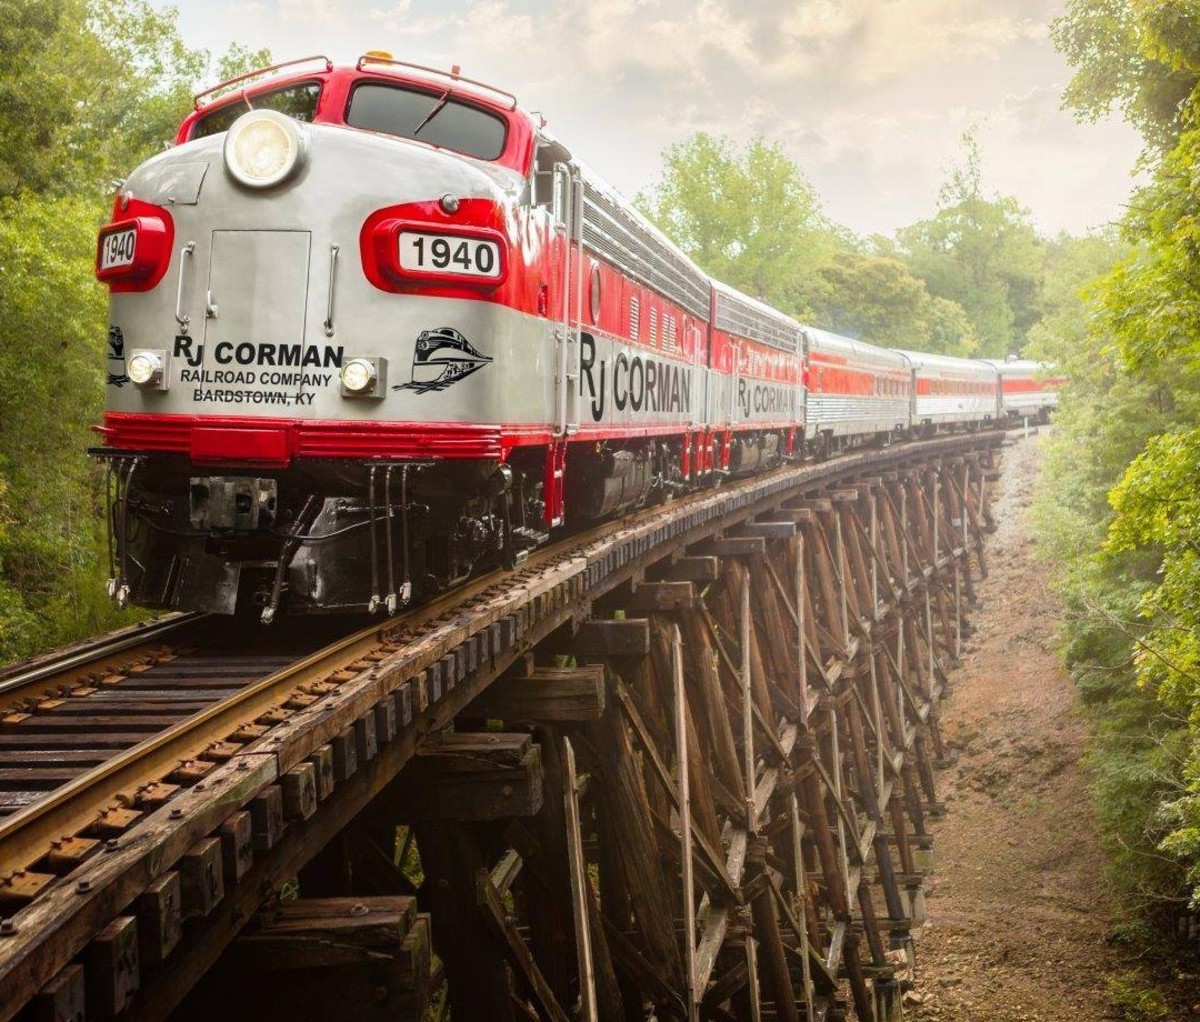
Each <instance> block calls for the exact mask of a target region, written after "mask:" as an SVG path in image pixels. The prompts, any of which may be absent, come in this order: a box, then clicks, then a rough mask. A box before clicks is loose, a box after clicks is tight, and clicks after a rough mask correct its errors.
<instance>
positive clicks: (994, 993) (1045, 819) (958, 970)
mask: <svg viewBox="0 0 1200 1022" xmlns="http://www.w3.org/2000/svg"><path fill="white" fill-rule="evenodd" d="M1040 461H1041V458H1040V450H1039V438H1037V437H1032V438H1030V439H1028V440H1023V441H1020V442H1019V443H1017V444H1016V445H1014V446H1012V447H1009V448H1006V449H1005V452H1004V466H1003V468H1004V471H1003V477H1002V480H1001V481H1000V483H999V484H997V488H996V489H995V490H994V491H993V510H994V514H995V516H996V520H997V523H998V525H999V528H998V530H997V532H996V533H995V534H994V535H993V536H992V537H991V539H990V541H989V543H988V547H987V557H988V569H989V572H990V574H989V576H988V578H987V579H985V580H984V581H983V582H982V583H980V584H979V585H978V587H977V592H978V595H979V596H980V598H981V600H982V606H981V607H980V608H979V609H977V610H976V611H975V613H974V615H973V623H974V624H975V625H976V626H977V631H976V632H975V634H974V635H972V636H971V638H970V639H969V641H968V643H967V646H966V651H965V653H964V655H963V660H962V665H961V666H960V667H959V669H958V670H956V671H954V672H953V673H952V674H951V677H950V683H951V690H952V695H951V697H950V700H949V702H948V703H946V704H945V705H944V706H943V708H942V717H941V720H942V733H943V736H944V739H945V742H946V748H947V754H948V756H949V757H950V758H951V759H952V760H953V764H952V765H951V766H950V767H949V768H948V769H946V770H943V771H942V772H941V773H940V775H939V777H938V786H939V795H940V797H941V798H942V800H943V801H944V802H945V803H946V808H947V814H946V816H945V817H944V818H943V819H941V820H939V821H937V822H936V823H935V825H934V827H933V831H934V834H935V843H934V861H935V872H934V873H933V874H932V875H931V876H930V878H929V880H928V883H927V887H926V890H927V896H926V898H927V901H926V908H927V913H928V925H927V927H926V929H925V930H924V932H923V933H922V934H921V936H920V937H919V938H918V942H917V975H916V986H915V989H914V990H913V991H912V992H910V993H909V994H908V995H907V996H906V998H905V1001H906V1003H905V1017H906V1019H917V1020H931V1019H937V1020H939V1022H968V1020H970V1022H1059V1020H1063V1019H1067V1020H1070V1022H1096V1020H1104V1019H1119V1018H1122V1017H1123V1016H1122V1014H1121V1012H1120V1010H1119V1009H1118V1008H1116V1007H1115V1005H1114V995H1113V992H1112V989H1111V980H1113V978H1114V977H1120V976H1124V975H1125V974H1126V972H1125V968H1126V967H1125V966H1123V964H1122V962H1121V960H1120V957H1119V955H1118V953H1117V951H1116V950H1115V949H1114V948H1112V947H1110V946H1109V945H1108V944H1106V937H1107V935H1108V933H1109V930H1110V926H1111V922H1112V919H1113V914H1114V913H1115V911H1116V906H1115V904H1114V903H1113V901H1112V899H1111V897H1110V896H1109V895H1108V893H1107V892H1106V889H1105V884H1104V880H1103V868H1104V856H1103V853H1102V852H1101V850H1100V847H1099V841H1098V837H1097V828H1096V824H1095V821H1094V819H1093V815H1092V811H1091V806H1090V802H1089V798H1088V792H1087V786H1086V785H1087V782H1086V777H1085V775H1084V771H1083V768H1082V766H1081V764H1080V759H1081V756H1082V754H1083V751H1084V745H1085V738H1086V730H1085V723H1084V721H1083V719H1082V717H1081V716H1080V714H1079V713H1078V711H1077V708H1076V696H1075V689H1074V686H1073V684H1072V682H1071V679H1070V677H1069V676H1068V675H1067V672H1066V671H1065V670H1064V669H1063V667H1062V666H1061V663H1060V662H1059V659H1058V656H1057V653H1056V634H1055V630H1056V627H1057V625H1058V622H1059V619H1060V613H1061V610H1060V607H1059V605H1058V601H1057V600H1056V598H1055V596H1054V594H1053V593H1051V592H1050V590H1049V588H1048V586H1047V581H1046V574H1047V572H1046V567H1045V566H1044V565H1043V564H1041V563H1039V561H1038V560H1037V559H1036V557H1035V556H1034V555H1035V539H1034V527H1033V523H1032V521H1031V516H1030V512H1029V506H1030V503H1031V501H1032V497H1033V492H1034V486H1035V483H1036V481H1037V477H1038V472H1039V465H1040Z"/></svg>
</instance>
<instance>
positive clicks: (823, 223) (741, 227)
mask: <svg viewBox="0 0 1200 1022" xmlns="http://www.w3.org/2000/svg"><path fill="white" fill-rule="evenodd" d="M635 201H636V205H637V207H638V208H639V209H640V210H641V211H642V213H644V214H645V215H646V216H647V217H649V218H650V219H651V220H652V221H654V223H656V224H657V225H658V226H659V227H660V228H662V230H663V231H665V232H666V233H667V235H668V236H669V237H671V238H672V239H673V240H674V241H675V242H676V243H677V244H678V245H679V246H680V247H681V248H682V249H683V250H684V251H685V252H686V253H687V254H688V255H689V256H690V257H691V258H692V259H694V260H695V261H696V263H697V264H698V265H699V266H700V267H701V268H702V269H704V270H705V271H706V272H708V273H711V274H712V275H713V276H714V277H716V278H718V279H719V280H723V281H725V282H726V283H728V284H731V285H733V286H734V287H736V288H739V289H740V290H742V291H745V292H746V293H747V294H750V295H752V296H753V297H756V298H761V299H763V300H764V301H767V302H770V303H771V304H772V305H774V306H776V307H777V308H780V309H783V310H785V311H787V312H791V313H795V314H797V315H804V314H805V313H806V312H807V311H808V310H809V307H810V300H811V298H812V295H813V288H814V286H815V285H814V278H813V274H814V272H815V270H816V268H817V267H818V266H819V265H820V263H821V262H822V261H823V259H824V258H825V257H826V256H827V255H828V254H829V253H830V252H831V251H832V250H833V249H834V248H835V247H836V245H837V244H838V241H837V235H836V232H835V230H834V227H833V225H832V224H831V223H830V222H829V220H828V219H827V218H826V217H825V214H824V213H823V212H822V210H821V206H820V203H819V201H818V199H817V196H816V193H815V192H814V191H813V188H812V186H811V185H810V184H809V183H808V181H807V180H805V178H804V176H803V174H802V173H801V172H800V169H799V168H798V167H797V166H796V164H795V163H793V162H792V161H791V160H790V159H789V158H788V156H787V155H786V154H785V153H784V152H783V150H782V148H781V147H779V146H778V145H771V144H768V143H767V142H765V141H764V140H763V139H761V138H759V139H754V140H753V141H751V142H750V143H749V145H747V146H746V147H745V148H744V149H742V150H739V149H737V148H736V147H735V146H734V144H733V143H732V142H731V141H730V140H729V139H728V138H714V137H713V136H711V135H708V134H706V133H704V132H700V133H698V134H696V135H693V136H692V137H691V138H689V139H687V140H686V141H683V142H679V143H677V144H675V145H673V146H671V147H670V148H669V149H667V150H666V151H665V152H664V154H663V172H662V178H661V180H660V181H659V183H658V185H657V186H656V187H654V188H653V189H651V190H650V191H649V192H644V193H642V194H639V195H638V196H637V199H636V200H635Z"/></svg>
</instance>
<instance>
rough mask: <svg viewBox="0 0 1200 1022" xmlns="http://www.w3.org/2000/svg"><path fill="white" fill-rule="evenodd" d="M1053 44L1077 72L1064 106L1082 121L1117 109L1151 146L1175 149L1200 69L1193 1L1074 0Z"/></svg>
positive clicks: (1199, 22) (1199, 30) (1199, 20)
mask: <svg viewBox="0 0 1200 1022" xmlns="http://www.w3.org/2000/svg"><path fill="white" fill-rule="evenodd" d="M1053 34H1054V41H1055V43H1056V44H1057V46H1058V49H1059V50H1060V51H1061V52H1062V53H1063V55H1064V56H1065V57H1066V58H1067V60H1068V61H1070V63H1071V64H1072V65H1073V66H1074V68H1075V76H1074V78H1073V79H1072V81H1071V83H1070V84H1069V85H1068V86H1067V90H1066V94H1065V96H1064V101H1065V102H1066V104H1067V105H1068V106H1070V107H1073V108H1074V110H1075V111H1076V113H1077V114H1078V115H1079V117H1080V118H1081V119H1083V120H1088V121H1097V120H1099V119H1100V118H1102V117H1104V116H1106V115H1107V114H1108V113H1109V112H1110V111H1111V110H1112V109H1113V107H1119V108H1120V109H1121V111H1122V112H1123V113H1124V114H1125V118H1126V120H1128V121H1129V122H1130V123H1131V124H1133V125H1134V126H1135V127H1137V128H1138V130H1139V131H1141V132H1142V134H1143V136H1144V137H1145V139H1146V142H1147V144H1148V145H1150V146H1152V147H1154V148H1156V149H1162V150H1166V149H1170V148H1171V147H1172V146H1173V145H1174V144H1175V143H1176V141H1178V138H1179V134H1180V132H1181V131H1182V130H1183V127H1184V122H1183V117H1182V114H1183V108H1184V105H1185V104H1186V102H1187V100H1188V97H1189V96H1191V94H1192V91H1193V90H1194V89H1195V87H1196V82H1197V73H1198V72H1200V12H1198V11H1197V8H1196V5H1195V4H1194V3H1192V2H1191V0H1069V2H1068V3H1067V7H1066V12H1065V13H1064V14H1063V16H1062V17H1061V18H1059V19H1058V20H1057V21H1055V22H1054V26H1053Z"/></svg>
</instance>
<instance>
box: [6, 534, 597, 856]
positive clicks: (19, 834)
mask: <svg viewBox="0 0 1200 1022" xmlns="http://www.w3.org/2000/svg"><path fill="white" fill-rule="evenodd" d="M611 528H612V523H611V522H609V523H605V524H602V525H600V526H597V527H595V528H593V529H590V530H588V531H586V532H583V533H577V534H574V535H571V536H568V537H564V538H563V539H562V540H560V541H559V542H557V543H553V544H551V545H550V546H547V547H543V548H542V549H540V550H537V551H534V552H533V553H532V554H530V556H529V558H527V559H526V561H525V562H524V564H523V565H522V568H523V569H524V570H528V569H531V568H536V566H537V565H539V564H542V563H545V562H547V561H550V560H553V559H554V558H557V557H562V556H563V555H564V554H565V553H567V552H569V551H570V550H572V549H573V548H575V547H576V546H578V544H580V543H581V542H587V541H588V539H589V538H594V537H595V536H597V535H602V534H603V533H604V532H606V531H607V530H609V529H611ZM503 575H504V572H502V571H500V570H496V571H492V572H489V573H487V574H485V575H481V576H479V577H478V578H476V579H473V580H471V581H470V582H468V583H467V584H466V585H465V586H461V587H459V588H457V589H454V590H452V591H451V592H448V593H445V594H444V595H442V596H440V597H438V598H436V599H434V600H433V601H431V602H430V603H426V604H422V605H421V606H418V607H414V608H412V609H411V610H409V611H407V612H405V613H402V614H398V615H396V616H395V617H392V618H388V619H387V620H385V621H380V622H377V623H375V624H372V625H369V626H367V627H366V628H362V629H360V630H358V631H356V632H354V633H352V634H350V635H348V636H344V637H343V638H340V639H338V640H337V641H335V642H333V643H331V644H330V645H328V646H325V647H323V648H321V649H319V650H317V651H316V652H314V653H311V654H309V655H308V656H305V657H303V658H301V659H299V660H297V661H296V662H295V663H294V664H291V665H289V666H287V667H285V668H283V669H282V670H279V671H276V672H274V673H273V674H271V675H269V676H267V677H265V678H263V679H261V680H260V681H257V682H254V683H252V684H250V685H248V686H246V687H245V688H243V689H241V690H240V691H238V692H237V693H235V694H233V695H231V696H228V697H226V698H225V699H222V700H221V701H219V702H216V703H214V704H213V705H212V706H209V707H206V708H205V709H203V710H200V711H198V712H197V713H195V714H193V715H191V716H189V717H185V718H184V719H183V720H180V721H179V722H178V723H176V724H173V725H171V726H170V727H167V728H165V729H164V730H163V731H160V732H159V733H157V734H155V735H153V736H152V737H150V738H147V739H145V740H144V741H142V742H139V743H138V744H137V745H133V746H130V747H129V748H128V749H125V750H122V751H121V752H118V753H117V754H116V755H114V756H112V757H111V758H109V759H107V760H106V761H105V762H104V763H101V764H100V765H98V766H96V767H93V768H91V769H90V770H87V771H85V772H83V773H81V774H80V775H79V776H78V777H76V778H75V779H73V780H71V781H68V782H67V783H66V784H64V785H62V786H61V787H59V788H56V789H54V790H53V791H50V792H48V793H47V794H46V796H45V797H44V798H41V799H39V800H38V801H36V802H34V803H32V804H31V805H29V806H27V807H26V808H24V809H21V810H19V811H18V812H16V813H14V814H13V815H11V816H9V817H7V818H4V819H0V875H3V874H5V873H8V872H10V871H12V870H14V869H28V868H29V867H30V866H31V865H33V864H34V863H35V862H36V861H37V860H38V859H39V858H40V857H41V856H42V855H44V854H45V853H46V851H47V850H48V848H49V847H50V845H51V842H52V841H55V840H58V839H60V838H64V837H68V836H71V835H74V834H78V833H79V832H80V831H82V830H84V829H85V828H87V827H88V826H89V825H90V824H91V823H93V822H94V821H95V819H96V818H97V815H98V814H99V812H100V811H101V810H103V809H104V808H107V807H108V806H110V805H114V804H120V805H131V804H132V803H133V802H134V799H135V796H136V792H137V789H138V788H140V787H142V786H143V785H146V784H150V783H153V782H156V781H161V780H164V779H165V778H166V777H167V775H169V774H170V772H171V771H172V769H173V768H174V767H176V766H177V765H179V764H180V763H181V762H184V761H186V760H189V759H193V758H197V757H198V756H199V755H200V754H201V753H203V751H204V750H205V749H207V748H208V747H209V746H211V745H212V744H213V743H214V742H216V741H219V740H221V739H223V738H225V737H226V736H228V735H230V734H232V733H233V732H234V731H235V730H237V728H238V727H239V726H240V725H242V724H246V723H250V722H252V721H253V720H254V719H255V718H257V717H260V716H262V714H264V713H265V712H267V711H268V710H271V709H274V708H276V707H278V706H279V705H280V704H281V703H282V702H283V701H285V698H286V696H288V695H289V694H291V693H292V692H293V691H295V690H296V689H298V688H300V687H301V686H303V685H304V684H306V683H309V682H312V681H316V680H320V679H322V678H327V677H329V676H331V675H333V674H334V673H336V672H337V671H339V670H342V669H344V668H345V667H346V666H347V665H349V664H352V663H354V662H355V661H357V660H361V659H362V658H363V657H365V656H366V655H367V654H369V653H372V652H375V651H377V650H379V649H380V648H382V647H385V646H387V645H388V644H389V643H390V642H391V641H392V638H391V637H392V636H393V635H395V634H396V633H397V632H399V631H400V630H402V629H404V628H411V627H413V626H419V625H420V624H421V623H422V622H424V621H428V620H431V619H433V618H436V617H438V616H440V615H442V614H444V613H446V611H447V610H448V609H450V608H454V607H461V606H463V605H466V604H469V603H470V601H471V600H472V599H474V598H475V597H476V596H478V594H479V593H481V592H483V591H484V590H487V589H489V588H490V587H492V586H494V585H495V583H496V581H497V579H499V578H500V577H502V576H503ZM210 617H211V615H205V614H197V615H189V616H187V619H186V620H182V619H177V620H174V621H170V622H165V623H164V625H163V628H162V630H160V631H157V632H156V633H155V635H156V637H161V635H163V634H166V633H167V632H168V631H169V630H170V629H171V628H179V627H181V626H183V625H186V624H194V623H196V622H197V621H199V620H201V619H207V618H210ZM106 638H107V637H106ZM112 639H113V640H116V641H114V642H113V643H112V644H111V645H110V646H106V647H105V651H106V653H110V652H113V651H114V650H116V649H120V650H123V651H125V652H126V653H128V652H129V651H130V650H131V649H134V648H136V646H137V645H138V644H139V642H141V643H142V644H145V640H146V632H145V630H144V629H143V631H142V632H141V633H139V636H138V637H135V636H133V635H129V636H125V635H124V634H123V633H114V635H113V636H112ZM77 656H79V657H81V658H85V657H86V656H87V650H86V649H85V650H80V651H79V653H78V654H77ZM102 659H103V656H102V657H100V658H99V659H97V658H96V657H94V656H93V658H92V659H90V660H86V659H85V660H84V661H83V662H82V665H81V668H80V669H81V670H94V669H95V668H96V665H97V663H99V661H100V660H102ZM56 662H58V661H56ZM60 669H61V668H60ZM45 671H46V672H49V676H50V677H53V671H52V669H51V666H50V665H46V666H45ZM22 677H23V678H24V676H22ZM43 680H44V678H43ZM22 683H23V684H26V683H28V682H27V681H23V682H22ZM265 738H266V736H264V738H263V739H256V740H254V741H253V742H248V743H246V744H245V745H244V746H243V747H242V749H241V750H240V751H241V752H251V751H254V749H256V748H257V747H258V746H259V745H260V744H261V743H262V742H263V741H264V740H265Z"/></svg>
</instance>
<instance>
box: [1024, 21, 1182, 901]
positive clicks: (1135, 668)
mask: <svg viewBox="0 0 1200 1022" xmlns="http://www.w3.org/2000/svg"><path fill="white" fill-rule="evenodd" d="M1055 37H1056V39H1057V40H1058V42H1059V45H1060V47H1061V48H1062V49H1063V51H1064V52H1065V53H1066V55H1067V56H1068V58H1069V59H1070V60H1071V61H1072V63H1073V64H1074V65H1075V68H1076V75H1075V78H1074V80H1073V81H1072V84H1071V86H1070V90H1069V92H1068V97H1069V99H1070V100H1071V101H1072V102H1073V103H1074V104H1075V106H1076V108H1077V110H1078V111H1079V113H1080V115H1081V116H1084V117H1096V116H1099V115H1100V114H1102V113H1103V112H1105V111H1106V110H1108V109H1109V108H1110V107H1112V106H1114V105H1115V106H1119V107H1120V108H1121V109H1122V110H1123V112H1124V114H1125V116H1126V117H1127V119H1128V120H1129V121H1130V122H1131V123H1132V124H1134V125H1136V126H1137V127H1138V128H1139V129H1140V130H1141V132H1142V134H1143V136H1144V138H1145V141H1146V154H1145V157H1144V163H1145V166H1146V168H1147V169H1148V170H1149V171H1150V174H1151V179H1150V181H1149V183H1148V184H1147V185H1145V186H1144V187H1142V188H1141V189H1139V190H1138V192H1137V193H1136V194H1135V196H1134V199H1133V202H1132V203H1131V207H1130V212H1129V214H1128V215H1127V216H1126V218H1125V220H1124V222H1123V224H1122V235H1123V244H1124V245H1125V251H1124V252H1123V253H1119V254H1120V255H1121V258H1120V259H1119V261H1118V262H1117V264H1116V266H1115V267H1114V268H1113V269H1112V270H1111V271H1110V272H1108V273H1107V274H1105V275H1103V276H1101V277H1100V278H1099V280H1098V281H1097V282H1096V283H1095V284H1093V285H1092V287H1091V289H1090V301H1089V304H1088V306H1087V309H1086V315H1083V316H1076V317H1074V318H1073V319H1072V317H1071V316H1070V315H1069V314H1068V313H1067V312H1066V311H1065V310H1066V309H1067V308H1068V307H1067V306H1064V307H1063V312H1062V314H1060V315H1056V316H1054V317H1047V319H1046V320H1045V321H1044V323H1043V325H1042V327H1041V328H1039V332H1038V333H1037V335H1036V337H1035V343H1036V345H1037V346H1040V347H1041V348H1042V349H1043V350H1046V351H1049V352H1053V353H1056V354H1058V355H1060V356H1061V357H1062V358H1063V360H1064V361H1065V362H1066V364H1067V368H1068V371H1069V372H1070V373H1071V376H1072V382H1071V387H1070V400H1069V401H1068V402H1067V407H1066V409H1065V410H1064V414H1063V415H1062V416H1060V426H1061V430H1062V432H1061V435H1060V438H1059V440H1058V441H1057V443H1056V445H1055V449H1054V451H1053V452H1052V457H1053V459H1054V464H1053V471H1052V474H1051V478H1052V479H1054V488H1053V490H1052V491H1051V492H1050V493H1049V494H1048V495H1047V497H1046V498H1045V500H1044V501H1043V512H1044V515H1045V518H1046V521H1047V522H1048V529H1047V534H1048V536H1049V539H1050V542H1049V546H1050V549H1051V550H1052V551H1054V552H1056V553H1057V554H1058V555H1059V556H1060V557H1061V559H1062V566H1061V567H1060V569H1059V572H1058V579H1059V584H1060V586H1061V587H1062V588H1063V591H1064V592H1065V593H1066V594H1067V596H1068V601H1069V606H1070V607H1071V609H1072V611H1073V617H1072V620H1071V624H1070V629H1069V636H1068V637H1069V642H1070V644H1069V646H1068V655H1069V658H1070V662H1071V664H1072V666H1073V668H1074V669H1075V670H1076V673H1077V677H1078V678H1079V681H1080V684H1081V687H1082V688H1083V690H1084V692H1085V694H1088V695H1091V696H1093V697H1094V698H1095V699H1096V701H1097V702H1098V703H1099V704H1100V705H1101V706H1102V707H1103V712H1102V713H1101V715H1100V717H1099V720H1100V731H1099V735H1100V741H1099V743H1098V746H1097V751H1096V755H1095V760H1096V763H1097V777H1098V792H1099V796H1100V801H1099V804H1100V807H1101V810H1102V813H1103V814H1104V816H1105V820H1106V823H1107V825H1108V828H1109V830H1108V832H1109V835H1110V839H1111V841H1112V845H1113V848H1114V852H1115V854H1116V856H1117V859H1116V861H1117V862H1118V864H1119V865H1120V867H1121V871H1120V875H1121V877H1122V880H1123V883H1124V885H1125V886H1126V887H1127V888H1129V889H1131V890H1133V891H1134V892H1136V893H1139V894H1142V895H1146V896H1147V900H1148V902H1149V903H1151V904H1152V905H1154V906H1156V907H1158V908H1161V907H1162V906H1163V905H1165V904H1169V903H1170V902H1171V901H1172V900H1173V899H1178V898H1179V897H1180V896H1181V895H1182V894H1183V893H1184V891H1185V889H1186V885H1188V884H1190V888H1191V891H1192V896H1193V897H1194V898H1196V899H1197V900H1200V531H1198V527H1200V469H1198V468H1197V466H1200V219H1198V218H1200V199H1198V198H1197V191H1196V182H1197V180H1198V179H1200V9H1198V8H1197V7H1196V5H1195V4H1193V3H1184V2H1180V0H1125V2H1118V0H1101V2H1093V0H1088V2H1086V3H1083V2H1072V3H1069V4H1068V7H1067V13H1066V14H1065V15H1064V17H1063V18H1062V19H1061V20H1060V21H1059V22H1058V23H1057V24H1056V26H1055ZM1101 240H1102V241H1103V242H1104V243H1105V244H1107V245H1109V246H1111V245H1112V244H1114V243H1115V239H1111V238H1105V239H1101ZM1062 254H1063V255H1066V256H1068V258H1071V259H1072V260H1074V265H1075V266H1077V267H1078V268H1080V269H1082V268H1083V267H1085V266H1086V265H1087V264H1088V262H1089V261H1090V260H1091V258H1092V256H1094V255H1098V252H1089V251H1085V250H1083V249H1077V250H1075V251H1073V252H1064V253H1062Z"/></svg>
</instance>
